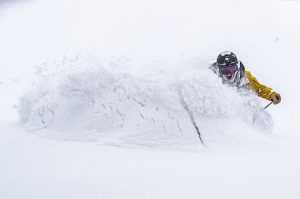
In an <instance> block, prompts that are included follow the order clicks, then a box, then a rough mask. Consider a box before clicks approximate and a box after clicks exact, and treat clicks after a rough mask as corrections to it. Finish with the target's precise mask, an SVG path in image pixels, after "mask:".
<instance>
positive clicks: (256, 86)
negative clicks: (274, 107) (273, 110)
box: [245, 71, 273, 101]
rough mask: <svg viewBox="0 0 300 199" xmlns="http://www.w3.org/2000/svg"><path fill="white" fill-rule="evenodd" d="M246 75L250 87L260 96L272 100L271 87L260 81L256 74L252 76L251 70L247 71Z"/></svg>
mask: <svg viewBox="0 0 300 199" xmlns="http://www.w3.org/2000/svg"><path fill="white" fill-rule="evenodd" d="M245 75H246V77H247V78H248V80H249V84H248V86H249V88H250V89H252V90H253V91H255V92H256V93H257V95H258V96H259V97H262V98H264V99H266V100H269V101H272V98H271V95H272V93H273V92H272V89H271V88H269V87H267V86H265V85H263V84H261V83H259V82H258V80H257V79H256V78H255V77H254V76H252V74H251V73H250V71H246V72H245Z"/></svg>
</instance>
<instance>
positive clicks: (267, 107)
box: [265, 101, 273, 109]
mask: <svg viewBox="0 0 300 199" xmlns="http://www.w3.org/2000/svg"><path fill="white" fill-rule="evenodd" d="M271 104H273V101H272V102H270V103H269V104H268V105H267V106H266V107H265V109H267V108H268V107H269V106H270V105H271Z"/></svg>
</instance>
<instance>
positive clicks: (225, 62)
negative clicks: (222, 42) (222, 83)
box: [216, 51, 239, 81]
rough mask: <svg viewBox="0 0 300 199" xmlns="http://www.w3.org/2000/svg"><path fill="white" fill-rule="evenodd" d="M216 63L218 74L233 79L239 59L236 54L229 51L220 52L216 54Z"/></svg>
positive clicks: (228, 79)
mask: <svg viewBox="0 0 300 199" xmlns="http://www.w3.org/2000/svg"><path fill="white" fill-rule="evenodd" d="M216 63H217V66H218V69H219V72H220V76H221V77H222V78H223V79H225V80H227V81H233V80H234V78H235V76H236V74H237V72H238V70H239V66H238V65H239V61H238V59H237V57H236V55H235V54H234V53H233V52H230V51H225V52H222V53H220V54H219V55H218V58H217V62H216Z"/></svg>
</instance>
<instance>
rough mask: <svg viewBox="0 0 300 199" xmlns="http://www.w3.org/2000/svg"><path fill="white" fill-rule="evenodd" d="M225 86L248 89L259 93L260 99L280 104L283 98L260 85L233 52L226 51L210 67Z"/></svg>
mask: <svg viewBox="0 0 300 199" xmlns="http://www.w3.org/2000/svg"><path fill="white" fill-rule="evenodd" d="M210 69H212V70H213V71H214V73H216V74H217V75H218V76H219V77H221V78H222V82H223V83H224V84H227V85H230V86H235V87H237V88H247V89H250V90H253V91H254V92H256V93H257V95H258V96H259V97H262V98H264V99H266V100H269V101H272V102H273V104H279V103H280V101H281V96H280V94H279V93H277V92H275V91H273V90H272V89H271V88H269V87H267V86H265V85H263V84H260V83H259V82H258V81H257V79H256V78H255V77H253V76H252V75H251V73H250V71H246V70H245V67H244V65H243V63H242V62H241V61H239V60H238V59H237V57H236V55H235V54H234V53H233V52H230V51H225V52H222V53H221V54H219V56H218V58H217V61H216V62H215V63H213V64H212V65H211V66H210Z"/></svg>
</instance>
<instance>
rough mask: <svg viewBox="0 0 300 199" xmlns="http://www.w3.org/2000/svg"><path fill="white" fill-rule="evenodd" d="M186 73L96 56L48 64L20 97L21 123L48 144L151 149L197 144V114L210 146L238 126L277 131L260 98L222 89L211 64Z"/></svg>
mask: <svg viewBox="0 0 300 199" xmlns="http://www.w3.org/2000/svg"><path fill="white" fill-rule="evenodd" d="M183 67H185V66H182V68H183ZM182 68H180V67H179V68H176V69H174V68H172V66H167V64H162V63H154V62H153V63H152V62H147V61H146V62H142V61H133V60H130V59H126V58H123V59H117V58H112V59H106V60H99V59H96V58H95V57H94V56H77V57H76V58H75V59H65V60H63V62H62V63H60V64H54V65H48V64H43V65H42V66H40V67H38V68H37V69H38V70H37V73H38V77H39V79H38V81H37V82H35V84H34V87H33V88H32V90H31V91H28V92H27V93H26V94H24V95H23V96H22V97H21V98H20V106H19V113H20V117H21V120H22V121H23V123H24V125H25V128H26V129H27V130H28V131H30V132H32V133H35V134H38V135H40V136H44V137H48V138H53V139H65V140H78V141H82V140H84V141H98V142H103V143H106V144H114V145H115V144H117V145H127V144H128V145H131V144H138V145H144V146H149V147H152V146H156V145H160V146H161V145H163V146H171V145H189V146H191V145H199V140H198V137H197V134H196V132H195V126H194V125H193V124H192V121H191V114H192V116H193V117H194V120H195V125H199V127H200V130H201V134H202V135H201V136H203V138H204V139H205V140H206V141H207V142H210V143H208V145H209V144H213V143H214V142H215V141H214V140H215V137H216V135H220V134H222V133H225V134H228V132H232V130H233V129H235V127H236V126H238V125H242V127H239V128H245V127H246V129H248V131H252V133H253V129H255V130H256V131H257V130H259V131H260V132H271V131H272V127H273V123H272V118H271V117H270V115H269V114H268V113H266V112H265V111H263V110H262V108H261V105H260V103H259V100H258V99H257V97H256V96H255V95H252V94H251V93H249V92H237V91H236V90H235V89H234V88H229V87H227V86H224V85H222V83H221V81H220V80H219V79H218V77H216V76H215V75H214V74H213V73H212V72H211V71H209V70H208V69H207V66H203V65H202V66H199V67H198V68H196V69H195V68H194V69H193V70H192V72H185V73H183V72H182V71H184V70H182ZM174 71H175V72H174ZM176 71H177V72H176ZM183 101H184V103H185V104H186V107H184V106H183V104H182V103H183ZM186 108H187V109H186ZM225 121H226V122H225ZM225 123H226V124H225ZM236 123H238V125H236ZM208 124H209V125H208ZM217 124H222V125H223V126H224V125H226V126H227V127H228V126H230V125H231V127H230V128H229V129H227V130H224V128H216V126H218V125H217ZM249 124H250V125H249ZM201 127H205V131H204V130H203V129H204V128H201ZM211 127H213V128H211ZM212 129H213V130H212ZM220 132H221V133H220Z"/></svg>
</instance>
